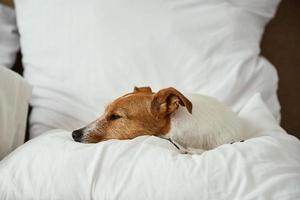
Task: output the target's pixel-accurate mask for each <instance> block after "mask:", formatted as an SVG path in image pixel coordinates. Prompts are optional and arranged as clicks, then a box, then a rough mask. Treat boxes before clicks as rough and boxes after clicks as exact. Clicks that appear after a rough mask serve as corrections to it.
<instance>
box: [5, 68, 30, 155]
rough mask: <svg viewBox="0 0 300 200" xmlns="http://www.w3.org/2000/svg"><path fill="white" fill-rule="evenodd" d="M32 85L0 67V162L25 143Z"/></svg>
mask: <svg viewBox="0 0 300 200" xmlns="http://www.w3.org/2000/svg"><path fill="white" fill-rule="evenodd" d="M30 97H31V87H30V85H29V84H28V83H27V82H26V81H25V80H24V79H23V78H22V77H21V76H20V75H19V74H17V73H15V72H13V71H11V70H9V69H7V68H5V67H3V66H0V160H1V159H2V158H3V157H4V156H6V155H7V154H8V153H10V152H11V151H13V150H14V149H15V148H17V147H18V146H20V145H21V144H23V143H24V139H25V127H26V119H27V110H28V105H29V99H30Z"/></svg>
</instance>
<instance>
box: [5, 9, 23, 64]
mask: <svg viewBox="0 0 300 200" xmlns="http://www.w3.org/2000/svg"><path fill="white" fill-rule="evenodd" d="M18 50H19V36H18V33H17V27H16V16H15V12H14V10H13V9H12V8H9V7H7V6H4V5H3V4H1V3H0V65H3V66H6V67H12V66H13V64H14V63H15V59H16V53H17V51H18Z"/></svg>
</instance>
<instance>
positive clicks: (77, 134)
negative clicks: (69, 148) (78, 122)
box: [72, 129, 83, 142]
mask: <svg viewBox="0 0 300 200" xmlns="http://www.w3.org/2000/svg"><path fill="white" fill-rule="evenodd" d="M82 136H83V131H82V129H78V130H75V131H73V132H72V137H73V139H74V140H75V141H76V142H80V140H81V138H82Z"/></svg>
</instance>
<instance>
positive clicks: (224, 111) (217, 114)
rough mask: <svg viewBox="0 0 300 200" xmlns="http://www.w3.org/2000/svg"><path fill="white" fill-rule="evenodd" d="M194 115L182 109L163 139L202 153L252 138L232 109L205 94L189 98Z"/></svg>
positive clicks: (181, 148)
mask: <svg viewBox="0 0 300 200" xmlns="http://www.w3.org/2000/svg"><path fill="white" fill-rule="evenodd" d="M186 96H187V98H188V99H189V100H190V101H191V102H192V103H193V114H190V113H188V111H187V110H186V109H185V107H181V106H180V107H179V108H178V110H177V111H176V112H175V113H174V114H173V115H172V117H171V129H170V131H169V133H168V134H166V135H162V136H161V137H162V138H166V139H171V140H172V142H174V143H175V144H176V145H177V146H179V148H180V150H182V151H183V152H186V153H198V154H199V153H202V152H203V151H205V150H210V149H213V148H215V147H217V146H220V145H222V144H226V143H231V142H238V141H241V140H245V139H248V138H250V135H249V132H248V131H247V128H246V122H245V121H243V120H242V119H241V118H239V117H238V115H237V114H236V113H234V112H233V111H232V110H231V109H230V108H229V107H227V106H225V105H224V104H222V103H221V102H219V101H218V100H216V99H215V98H212V97H208V96H204V95H186Z"/></svg>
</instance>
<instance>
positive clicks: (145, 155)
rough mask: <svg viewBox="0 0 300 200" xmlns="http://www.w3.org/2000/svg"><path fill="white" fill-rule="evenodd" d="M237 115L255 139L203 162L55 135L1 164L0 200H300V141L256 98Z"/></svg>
mask: <svg viewBox="0 0 300 200" xmlns="http://www.w3.org/2000/svg"><path fill="white" fill-rule="evenodd" d="M240 116H242V117H243V118H245V119H247V120H248V121H250V122H252V123H253V124H255V125H256V127H257V129H256V130H257V131H259V133H258V134H261V135H266V136H262V137H258V138H253V139H249V140H246V141H245V142H237V143H234V144H225V145H222V146H220V147H218V148H216V149H214V150H211V151H207V152H204V153H203V154H202V155H184V154H179V152H178V151H177V149H176V148H175V147H174V145H172V144H171V143H170V142H168V141H167V140H164V139H160V138H158V137H153V136H149V137H148V136H142V137H138V138H135V139H133V140H125V141H118V140H110V141H105V142H101V143H98V144H82V143H77V142H74V141H73V140H72V137H71V133H70V132H67V131H63V130H55V131H52V132H49V133H48V134H45V135H43V136H40V137H37V138H35V139H33V140H30V141H29V142H27V143H26V144H24V145H23V146H21V147H20V148H18V149H17V150H16V151H14V152H13V153H11V154H10V155H9V156H7V157H6V158H5V159H4V160H3V161H2V162H0V199H1V200H6V199H7V200H14V199H74V200H75V199H191V200H192V199H197V200H198V199H207V200H211V199H228V200H232V199H257V198H258V199H285V200H292V199H297V198H298V197H299V196H300V190H299V188H300V154H299V152H300V142H299V140H298V139H297V138H295V137H293V136H291V135H288V134H286V133H285V132H284V131H283V130H282V129H281V128H280V127H279V126H278V125H277V122H276V120H274V118H273V117H272V114H271V113H270V112H269V111H268V109H267V108H266V106H265V105H264V103H263V101H262V100H261V98H260V95H255V96H254V97H253V98H251V100H250V101H249V102H248V104H247V105H246V106H245V107H244V108H243V109H242V111H241V113H240Z"/></svg>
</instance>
